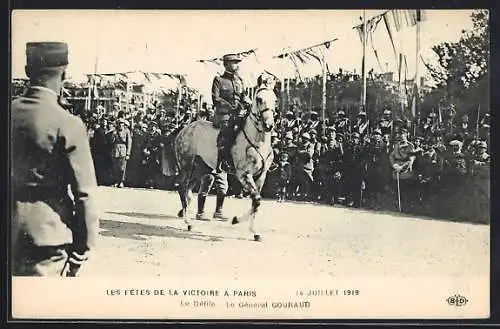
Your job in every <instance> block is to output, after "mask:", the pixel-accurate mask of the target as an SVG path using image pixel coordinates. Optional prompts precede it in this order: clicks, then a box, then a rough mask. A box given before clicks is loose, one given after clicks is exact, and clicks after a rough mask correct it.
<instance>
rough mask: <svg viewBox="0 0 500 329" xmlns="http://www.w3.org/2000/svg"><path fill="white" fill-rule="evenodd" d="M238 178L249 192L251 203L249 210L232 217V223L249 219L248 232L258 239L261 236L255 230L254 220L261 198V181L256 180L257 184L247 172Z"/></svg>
mask: <svg viewBox="0 0 500 329" xmlns="http://www.w3.org/2000/svg"><path fill="white" fill-rule="evenodd" d="M238 178H239V180H240V182H241V184H242V186H243V188H244V189H245V190H246V191H248V192H249V193H250V197H251V199H252V205H251V208H250V210H249V211H248V212H247V213H246V214H245V215H243V216H241V217H240V218H238V217H234V218H233V221H232V224H238V223H240V222H242V221H246V220H250V232H252V233H253V235H254V240H255V241H260V240H261V236H260V234H258V233H257V232H256V230H255V227H254V221H255V216H256V214H257V211H258V209H259V207H260V203H261V199H262V198H261V196H260V189H261V188H262V184H263V181H261V179H259V180H257V182H258V184H257V182H255V181H254V179H253V176H252V175H251V174H249V173H245V174H243V175H242V176H239V177H238Z"/></svg>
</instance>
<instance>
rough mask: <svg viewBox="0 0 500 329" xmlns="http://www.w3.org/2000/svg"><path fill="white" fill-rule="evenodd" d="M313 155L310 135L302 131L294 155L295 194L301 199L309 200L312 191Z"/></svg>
mask: <svg viewBox="0 0 500 329" xmlns="http://www.w3.org/2000/svg"><path fill="white" fill-rule="evenodd" d="M313 155H314V145H313V143H312V138H311V135H310V134H309V133H307V132H305V133H302V135H301V136H300V146H299V148H298V151H297V156H296V166H295V172H296V174H295V175H294V176H296V179H297V187H298V194H297V196H298V197H299V198H302V199H303V200H309V198H310V196H311V192H312V183H313V170H314V163H313Z"/></svg>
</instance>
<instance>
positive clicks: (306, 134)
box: [300, 133, 311, 140]
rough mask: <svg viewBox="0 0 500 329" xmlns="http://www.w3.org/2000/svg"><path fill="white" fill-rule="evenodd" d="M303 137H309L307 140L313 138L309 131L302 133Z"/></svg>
mask: <svg viewBox="0 0 500 329" xmlns="http://www.w3.org/2000/svg"><path fill="white" fill-rule="evenodd" d="M300 136H301V137H302V138H303V139H307V140H310V139H311V135H309V133H303V134H302V135H300Z"/></svg>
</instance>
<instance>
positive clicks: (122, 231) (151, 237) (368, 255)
mask: <svg viewBox="0 0 500 329" xmlns="http://www.w3.org/2000/svg"><path fill="white" fill-rule="evenodd" d="M98 200H99V204H100V207H101V209H102V212H103V215H102V219H101V222H100V227H101V232H100V238H101V239H100V245H99V250H98V251H97V252H96V254H95V255H94V257H93V261H92V262H89V264H87V266H86V268H85V269H84V270H83V271H82V275H86V276H94V275H95V276H108V275H110V276H116V275H119V276H147V277H151V276H165V277H167V276H169V275H173V276H186V277H199V276H203V277H205V278H210V277H213V278H219V279H220V278H221V277H237V278H240V279H246V278H292V277H304V276H313V277H317V278H321V277H323V278H328V277H338V276H385V275H398V276H405V277H420V276H435V275H438V276H441V275H443V276H455V277H461V276H463V277H465V276H467V277H471V276H473V277H475V276H477V277H481V278H485V277H488V275H489V274H488V273H489V265H488V264H489V226H486V225H473V224H461V223H452V222H446V221H440V220H434V219H429V218H427V219H423V218H415V217H402V216H399V215H398V214H394V213H376V212H371V211H364V210H354V209H347V208H342V207H331V206H319V205H311V204H296V203H277V202H276V201H264V202H263V204H262V207H261V214H260V218H259V222H258V224H259V228H260V232H261V233H262V236H263V241H262V242H254V241H253V236H252V234H251V233H250V232H249V230H248V223H242V224H239V225H236V226H231V224H230V223H224V222H200V221H193V224H194V228H193V231H192V232H187V231H186V227H185V225H184V223H183V221H182V220H180V219H178V218H177V217H176V214H177V211H178V210H179V201H178V196H177V194H176V193H174V192H166V191H158V190H139V189H127V188H125V189H113V188H104V187H103V188H100V189H99V197H98ZM249 204H250V201H249V200H246V199H243V200H239V199H233V198H229V199H228V200H227V201H226V206H225V210H226V213H227V214H228V215H231V216H233V215H238V214H241V213H243V212H245V211H246V210H247V209H248V207H249ZM214 206H215V199H214V198H210V199H209V200H207V210H208V211H209V212H210V213H211V212H213V208H214Z"/></svg>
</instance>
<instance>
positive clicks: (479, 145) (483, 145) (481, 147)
mask: <svg viewBox="0 0 500 329" xmlns="http://www.w3.org/2000/svg"><path fill="white" fill-rule="evenodd" d="M476 147H477V148H478V149H487V148H488V144H486V142H485V141H480V142H479V143H477V146H476Z"/></svg>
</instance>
